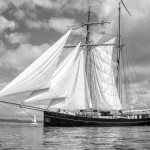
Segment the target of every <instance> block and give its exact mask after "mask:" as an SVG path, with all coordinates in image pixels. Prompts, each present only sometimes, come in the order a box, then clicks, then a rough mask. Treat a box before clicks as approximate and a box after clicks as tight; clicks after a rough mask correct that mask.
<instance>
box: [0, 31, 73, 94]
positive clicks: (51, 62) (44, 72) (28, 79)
mask: <svg viewBox="0 0 150 150" xmlns="http://www.w3.org/2000/svg"><path fill="white" fill-rule="evenodd" d="M70 32H71V30H69V31H68V32H67V33H66V34H65V35H64V36H63V37H62V38H61V39H59V40H58V41H57V42H56V43H55V44H54V45H53V46H51V47H50V48H49V49H48V50H47V51H46V52H45V53H44V54H42V55H41V56H40V57H39V58H38V59H37V60H36V61H34V62H33V63H32V64H31V65H30V66H29V67H28V68H27V69H25V70H24V71H23V72H22V73H21V74H20V75H19V76H17V77H16V78H15V79H14V80H13V81H12V82H11V83H9V84H8V85H7V86H6V87H5V88H4V89H3V90H2V91H1V92H0V96H5V95H11V94H18V93H23V92H30V91H35V90H41V89H45V88H49V86H50V83H51V78H52V75H53V73H54V71H55V69H56V66H57V64H58V60H59V57H60V55H61V52H62V49H63V47H64V45H65V43H66V40H67V38H68V36H69V34H70Z"/></svg>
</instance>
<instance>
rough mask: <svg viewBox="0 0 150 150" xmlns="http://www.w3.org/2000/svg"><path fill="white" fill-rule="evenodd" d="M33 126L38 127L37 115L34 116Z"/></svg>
mask: <svg viewBox="0 0 150 150" xmlns="http://www.w3.org/2000/svg"><path fill="white" fill-rule="evenodd" d="M31 124H32V125H34V126H37V125H38V122H37V119H36V115H35V114H34V117H33V120H32V122H31Z"/></svg>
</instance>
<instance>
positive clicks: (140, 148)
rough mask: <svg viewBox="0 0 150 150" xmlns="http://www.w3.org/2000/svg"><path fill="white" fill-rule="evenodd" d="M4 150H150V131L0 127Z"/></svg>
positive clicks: (137, 129)
mask: <svg viewBox="0 0 150 150" xmlns="http://www.w3.org/2000/svg"><path fill="white" fill-rule="evenodd" d="M0 149H2V150H22V149H23V150H150V127H148V126H145V127H80V128H79V127H78V128H76V127H70V128H68V127H50V128H44V127H43V126H42V125H39V126H38V127H34V126H32V125H31V124H17V123H7V124H6V123H5V124H2V123H1V124H0Z"/></svg>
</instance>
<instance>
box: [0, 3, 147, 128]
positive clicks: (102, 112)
mask: <svg viewBox="0 0 150 150" xmlns="http://www.w3.org/2000/svg"><path fill="white" fill-rule="evenodd" d="M121 5H122V6H124V8H125V9H126V11H127V12H128V13H129V14H130V12H129V11H128V9H127V8H126V6H125V5H124V3H123V1H121V2H120V3H119V7H118V12H119V15H118V16H119V17H118V30H117V34H116V35H115V36H113V37H111V38H107V40H106V38H103V39H105V40H102V41H103V42H101V43H94V42H93V40H92V36H94V35H93V34H91V30H92V27H93V26H97V25H98V26H101V27H103V26H105V25H106V24H109V23H110V22H109V21H101V22H93V21H92V19H91V10H90V7H89V9H88V17H87V22H86V23H82V24H81V25H76V26H72V27H70V29H69V30H68V32H67V33H66V34H65V35H64V36H63V37H61V38H60V39H59V40H58V41H57V42H56V43H55V44H54V45H52V46H51V47H50V48H49V49H48V50H47V51H46V52H45V53H44V54H42V55H41V56H40V57H39V58H38V59H37V60H35V61H34V62H33V63H32V64H31V65H30V66H29V67H28V68H26V69H25V70H24V71H23V72H22V73H21V74H20V75H19V76H17V77H16V78H15V79H14V80H13V81H12V82H10V83H9V84H8V85H7V86H6V87H5V88H4V89H2V90H1V91H0V96H1V97H3V96H8V95H9V96H10V95H14V94H21V93H27V92H30V93H31V94H30V95H29V96H28V97H27V98H26V99H25V101H23V102H22V103H21V104H17V103H11V102H6V101H0V102H3V103H8V104H13V105H17V106H19V107H20V108H28V109H33V110H37V111H42V112H43V113H44V126H99V127H101V126H145V125H150V115H149V110H148V109H147V110H142V111H141V110H133V109H132V105H130V99H131V97H130V96H129V95H128V92H126V91H125V90H124V89H125V88H124V87H125V79H124V78H123V77H124V76H125V73H124V72H123V70H124V69H123V68H124V62H125V61H124V59H123V58H124V57H123V55H124V54H125V53H124V49H123V48H124V42H123V36H122V32H121ZM78 28H85V30H86V37H85V38H84V39H85V40H84V42H80V43H79V44H78V45H77V46H73V45H65V43H66V41H67V39H68V37H69V35H70V34H71V32H74V30H77V29H78ZM104 36H105V35H104ZM65 48H70V49H71V52H70V54H68V56H66V58H64V59H63V60H62V61H61V62H60V61H59V60H60V57H61V55H62V53H63V49H65ZM114 55H115V56H116V57H114ZM127 87H129V86H127ZM126 89H127V88H126ZM127 90H129V89H127ZM127 97H128V98H127ZM127 99H128V100H127ZM37 101H40V102H41V103H42V102H43V103H44V101H48V105H47V107H45V108H41V107H36V106H33V105H30V104H32V103H33V102H37ZM126 103H127V104H126Z"/></svg>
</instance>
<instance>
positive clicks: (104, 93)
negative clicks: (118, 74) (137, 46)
mask: <svg viewBox="0 0 150 150" xmlns="http://www.w3.org/2000/svg"><path fill="white" fill-rule="evenodd" d="M114 42H115V38H113V39H111V40H109V41H107V42H106V43H104V44H114ZM112 54H113V46H98V47H96V48H95V49H94V50H93V51H92V62H93V63H92V75H93V76H92V83H93V84H92V100H93V101H94V103H95V107H98V108H100V109H101V110H121V109H122V106H121V103H120V100H119V97H118V93H117V88H116V84H115V79H114V74H113V67H112Z"/></svg>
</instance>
